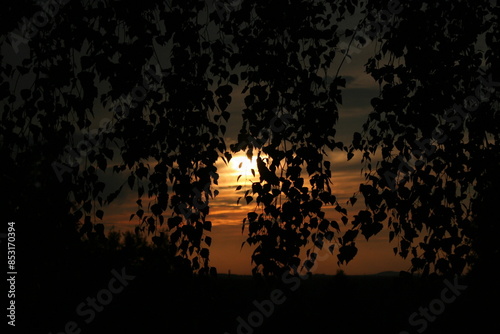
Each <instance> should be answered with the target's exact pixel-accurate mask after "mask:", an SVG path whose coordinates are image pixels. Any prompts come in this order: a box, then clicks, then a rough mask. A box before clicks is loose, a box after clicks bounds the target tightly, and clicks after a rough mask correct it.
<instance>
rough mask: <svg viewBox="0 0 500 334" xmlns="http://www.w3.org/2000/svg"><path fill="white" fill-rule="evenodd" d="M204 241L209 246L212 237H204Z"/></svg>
mask: <svg viewBox="0 0 500 334" xmlns="http://www.w3.org/2000/svg"><path fill="white" fill-rule="evenodd" d="M205 243H206V244H207V245H208V246H209V247H210V245H211V244H212V238H211V237H208V236H207V237H205Z"/></svg>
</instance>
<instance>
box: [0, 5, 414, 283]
mask: <svg viewBox="0 0 500 334" xmlns="http://www.w3.org/2000/svg"><path fill="white" fill-rule="evenodd" d="M359 17H360V16H359V15H354V16H353V17H352V18H349V19H347V20H346V21H345V22H344V23H342V24H341V25H340V29H346V28H349V29H353V28H354V27H355V26H356V23H357V20H358V19H359ZM344 42H346V43H349V39H346V40H345V41H344ZM375 46H376V45H375V43H372V44H371V45H370V44H368V45H366V46H365V47H360V48H359V49H358V51H357V52H355V53H353V54H352V60H351V61H346V62H345V63H344V64H343V66H342V68H341V70H340V72H339V74H340V75H341V76H343V77H344V78H346V81H347V86H346V89H345V90H343V92H342V98H343V104H342V105H341V106H339V121H338V124H337V135H336V138H335V140H336V141H342V142H344V144H348V143H349V142H350V141H351V139H352V134H353V132H354V131H358V132H360V131H361V126H362V124H363V122H364V121H365V119H366V117H367V115H368V114H369V112H370V111H371V106H370V99H371V98H373V97H376V96H377V95H378V91H379V87H378V85H377V84H376V83H375V82H374V81H373V79H372V78H371V77H370V76H368V75H367V74H366V73H364V64H365V63H366V61H367V60H368V58H369V56H370V55H372V54H373V51H374V47H375ZM21 51H23V52H22V54H26V55H29V52H27V50H21ZM9 53H10V57H11V58H12V63H13V64H16V63H20V61H21V60H22V57H20V56H16V55H13V54H12V52H11V50H2V54H7V55H9ZM167 54H168V50H163V52H160V57H159V58H160V59H167V60H166V61H167V62H168V56H167ZM339 63H340V62H339V61H338V60H337V62H336V63H335V62H334V65H333V66H332V68H331V70H330V71H329V73H328V75H329V76H330V77H333V76H334V75H335V72H336V70H337V68H338V65H339ZM163 65H164V64H163ZM24 80H25V82H24V83H23V82H21V83H20V84H19V87H22V86H29V84H30V81H31V80H32V78H31V79H30V78H29V76H28V77H26V78H25V79H24ZM242 90H243V86H239V87H237V88H235V89H234V90H233V94H232V103H231V105H230V106H229V107H228V111H229V112H230V114H231V118H230V120H229V123H228V125H227V129H228V131H227V133H226V143H227V144H231V143H234V142H235V141H236V136H237V133H238V132H239V127H240V122H241V117H242V110H243V108H244V107H245V106H244V103H243V98H244V95H243V94H242V93H241V92H242ZM105 115H107V114H106V113H105V112H103V111H99V110H97V112H96V119H95V120H94V125H95V127H96V128H97V127H98V126H97V124H98V123H99V121H100V119H102V118H103V117H104V116H105ZM78 135H79V136H80V137H81V134H78ZM78 140H79V138H76V140H75V142H77V141H78ZM328 154H329V156H328V159H329V160H330V162H331V163H332V181H333V183H334V185H333V187H332V191H333V193H334V194H335V196H336V197H337V199H338V201H339V203H341V204H344V206H345V205H346V202H347V200H348V199H349V198H350V197H351V196H353V194H354V193H356V192H357V191H358V189H359V185H360V184H361V183H363V181H364V178H363V175H362V173H361V167H362V164H361V162H360V160H361V157H360V154H358V155H355V156H354V158H353V159H351V160H350V161H347V157H346V154H345V152H340V151H335V153H332V152H329V153H328ZM115 156H117V154H116V155H115ZM240 162H243V168H245V169H246V171H244V173H243V176H242V177H241V178H240V180H239V181H237V177H238V175H240V174H241V172H240V171H239V170H238V165H239V163H240ZM217 168H218V173H219V174H220V178H219V185H218V186H216V187H215V188H214V189H217V190H218V191H219V195H218V196H217V197H216V198H215V199H213V200H211V201H210V204H209V205H210V214H209V216H208V217H207V220H210V221H212V223H213V228H212V231H211V232H209V233H208V234H209V235H210V236H211V237H212V245H211V247H210V265H211V266H215V267H216V268H217V270H218V272H220V273H227V272H228V271H229V270H230V271H231V273H233V274H250V273H251V269H252V264H251V254H252V252H253V249H254V248H255V245H254V246H250V245H248V244H244V245H243V247H242V243H243V242H244V241H245V240H246V238H247V233H248V232H247V230H246V229H245V230H244V231H243V233H242V220H243V218H245V217H246V214H247V213H248V212H250V211H253V210H254V208H255V202H252V203H250V204H249V205H245V202H244V201H241V202H240V203H239V204H237V203H236V201H237V199H238V197H240V196H241V195H242V194H244V193H245V191H246V190H247V189H249V187H250V186H251V179H252V178H253V179H254V180H256V178H258V174H257V175H256V178H254V177H253V176H252V175H251V173H250V172H249V169H250V168H252V162H249V161H248V159H246V158H244V157H243V154H242V153H240V154H237V155H235V156H234V158H233V160H232V161H231V162H230V163H229V164H228V165H226V164H225V163H224V162H223V161H222V160H219V161H218V163H217ZM254 169H255V171H257V168H255V167H254ZM103 176H104V179H105V180H106V184H107V187H106V189H107V190H109V191H113V190H115V189H117V188H118V187H119V186H120V185H121V184H122V183H123V182H124V180H125V177H126V176H125V175H116V174H114V173H112V171H111V168H109V167H108V170H107V172H106V173H105V175H103ZM306 180H307V177H306ZM306 182H307V181H306ZM238 185H241V186H242V188H241V190H238V191H236V190H235V188H236V187H237V186H238ZM136 200H137V192H136V190H135V189H134V190H133V191H132V190H130V189H129V188H128V187H124V188H123V191H122V193H121V194H120V195H119V196H118V198H117V199H116V200H115V201H114V202H112V203H111V204H110V205H109V207H106V208H104V210H105V215H104V217H103V220H102V222H103V223H104V225H105V226H106V230H107V231H110V230H111V229H114V230H118V231H133V230H134V229H135V227H136V226H137V225H138V221H137V217H136V218H135V219H132V221H129V217H130V215H131V214H132V213H134V212H135V211H136V210H137V204H136ZM144 203H147V199H144ZM347 208H348V214H349V220H351V219H352V215H353V214H356V213H357V212H358V211H359V210H362V209H364V202H363V199H362V198H360V197H358V201H357V203H356V204H355V206H354V207H351V206H350V205H349V206H347ZM326 212H327V216H326V218H327V219H329V220H332V219H335V220H338V221H340V216H339V214H338V213H337V212H336V211H335V210H333V209H332V208H327V209H326ZM166 218H168V212H167V213H166ZM345 230H346V228H344V229H343V231H345ZM388 235H389V233H388V231H387V230H386V228H384V230H382V231H381V232H380V233H379V234H378V235H376V236H374V237H372V238H371V239H370V240H369V242H367V241H366V240H365V239H364V237H362V236H360V237H359V238H358V240H357V242H356V245H357V247H358V254H357V256H356V257H355V258H354V259H353V260H352V261H351V262H350V263H349V264H348V265H344V266H342V267H340V269H342V270H344V271H345V272H346V273H347V274H351V275H360V274H375V273H378V272H382V271H399V270H407V269H408V268H409V267H410V262H409V260H403V259H401V258H400V257H399V256H396V255H394V252H393V248H394V247H395V246H396V242H397V239H395V240H394V241H393V243H389V239H388ZM337 237H338V236H337ZM326 249H328V247H324V251H323V252H319V258H320V259H323V260H322V261H318V266H317V267H316V268H313V270H312V271H313V272H314V273H318V274H335V273H336V271H337V270H338V269H339V267H338V265H337V256H336V255H337V253H336V251H334V254H333V255H331V254H330V253H328V251H327V250H326ZM328 254H329V255H328Z"/></svg>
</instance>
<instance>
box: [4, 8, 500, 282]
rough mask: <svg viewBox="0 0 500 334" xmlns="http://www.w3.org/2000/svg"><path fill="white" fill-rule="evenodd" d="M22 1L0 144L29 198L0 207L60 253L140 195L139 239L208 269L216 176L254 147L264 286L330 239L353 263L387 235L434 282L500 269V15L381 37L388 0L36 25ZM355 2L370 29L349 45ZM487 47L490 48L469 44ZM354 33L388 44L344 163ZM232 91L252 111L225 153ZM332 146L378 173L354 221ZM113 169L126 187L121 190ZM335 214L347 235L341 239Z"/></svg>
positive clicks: (13, 180)
mask: <svg viewBox="0 0 500 334" xmlns="http://www.w3.org/2000/svg"><path fill="white" fill-rule="evenodd" d="M19 3H23V4H24V3H25V2H16V3H9V4H8V5H7V8H8V11H7V12H9V13H10V14H9V16H8V17H4V18H3V19H4V20H3V27H2V33H3V35H4V36H6V42H5V43H4V47H9V48H11V49H10V51H9V53H8V55H2V56H1V57H2V58H1V61H2V67H1V70H2V76H1V82H0V86H1V87H2V93H1V94H2V95H1V96H0V99H1V101H2V104H3V109H2V123H1V125H0V131H1V132H0V138H1V140H2V146H1V157H2V161H3V163H4V169H3V172H2V174H3V175H2V183H3V184H4V186H5V188H6V189H22V192H19V191H16V192H14V193H13V194H11V195H9V196H8V197H7V198H6V200H5V201H4V202H5V204H6V211H5V212H6V216H8V218H7V219H8V220H14V221H19V222H24V224H25V225H24V226H25V227H26V228H27V229H29V233H30V234H31V235H33V236H36V238H34V240H35V242H36V246H37V247H40V248H45V249H46V250H47V251H48V252H49V253H50V254H58V253H61V252H69V250H70V249H73V248H75V247H77V246H76V245H79V243H80V242H81V240H82V238H83V239H88V240H93V239H99V238H100V239H105V238H106V237H105V234H104V227H103V225H102V224H99V220H100V219H102V218H103V216H104V214H105V207H106V205H108V204H109V203H111V202H112V201H113V200H114V199H115V198H116V197H117V196H118V195H119V193H120V192H121V191H122V189H123V187H126V186H128V187H130V188H131V189H135V190H137V194H138V200H137V205H138V208H137V211H136V212H135V213H132V217H131V219H133V218H137V219H138V230H140V231H145V232H148V233H150V235H152V236H154V238H153V241H154V242H155V243H158V244H161V243H162V242H163V241H162V240H163V239H162V236H163V235H161V234H160V233H161V231H160V229H162V228H166V230H167V231H168V238H169V243H170V245H171V247H172V248H173V249H172V252H173V254H174V255H173V262H174V266H175V267H176V268H177V269H182V270H186V271H189V272H195V273H199V274H206V273H208V272H209V271H210V266H209V246H210V244H211V238H210V237H209V236H208V235H207V234H206V231H210V230H211V226H212V223H211V222H210V221H209V220H207V215H208V214H209V205H208V203H209V199H210V198H213V197H214V196H216V193H215V191H213V190H212V185H213V184H217V178H218V174H217V170H216V167H215V162H216V161H217V159H218V158H222V159H223V160H224V161H226V162H227V161H229V160H230V158H231V156H232V154H233V153H235V152H238V151H242V150H243V151H245V152H246V154H247V156H248V157H251V156H252V155H253V154H257V167H258V172H259V177H260V180H259V182H255V183H253V184H252V185H251V189H248V191H247V193H246V195H245V198H244V200H245V201H246V202H247V203H250V202H252V201H254V200H255V202H256V203H257V206H256V208H255V210H253V211H251V212H249V213H248V214H247V217H246V218H245V219H244V222H243V223H244V225H243V229H245V227H246V226H247V227H248V233H249V235H248V239H247V243H248V244H250V245H255V246H256V248H255V251H254V253H253V255H252V260H253V262H254V264H255V267H254V274H262V275H265V276H267V275H278V274H279V273H281V272H283V271H284V270H290V271H292V272H293V273H296V272H297V270H298V267H299V265H300V263H301V259H300V257H299V253H300V250H301V249H302V248H303V247H304V246H307V245H308V244H310V245H312V246H311V248H310V249H308V250H307V259H306V261H305V262H304V265H305V267H306V268H311V267H312V266H313V264H314V260H315V258H316V256H317V255H316V253H317V252H316V251H315V249H316V248H319V249H321V248H322V247H323V245H324V244H325V242H326V241H328V242H332V243H334V244H336V245H337V247H338V254H337V256H338V259H339V262H341V263H344V262H349V261H350V260H351V259H352V258H353V257H354V256H355V255H356V253H357V248H356V244H355V241H356V237H357V236H358V235H359V232H361V234H362V235H363V236H365V237H366V238H367V239H369V238H370V237H371V236H373V235H375V234H377V233H378V232H379V231H380V230H381V229H382V227H383V223H384V222H385V221H388V226H389V228H390V238H396V237H397V238H399V248H398V249H396V250H395V251H396V252H398V253H399V254H400V255H401V256H403V257H407V256H408V254H409V253H410V252H411V254H412V256H413V259H412V265H413V270H420V269H422V270H423V272H424V274H425V273H428V272H430V270H431V269H433V270H435V271H437V272H441V273H445V274H450V273H461V272H462V271H463V269H464V268H465V266H467V265H470V264H472V263H473V262H474V261H475V260H474V258H473V256H471V254H472V253H471V249H472V250H473V251H475V253H476V254H477V256H479V257H480V258H488V257H489V256H490V255H491V254H498V249H497V248H495V247H494V246H485V245H486V244H489V243H486V241H490V240H492V238H493V235H495V234H494V231H496V230H497V227H496V225H495V224H494V221H493V220H492V219H491V216H492V215H493V211H492V209H491V208H490V206H491V203H492V198H494V197H495V189H496V187H495V186H496V185H497V184H498V177H496V176H495V173H494V167H490V166H494V165H492V164H493V163H494V162H495V161H497V160H496V157H498V131H497V130H498V119H497V108H498V104H497V99H498V92H497V91H496V90H495V87H496V86H497V85H498V83H497V82H496V81H495V80H498V79H497V77H496V75H497V73H498V69H497V67H496V66H498V65H497V61H498V52H497V51H498V39H497V34H498V26H497V23H496V21H495V19H497V18H498V9H497V8H496V7H493V6H492V5H491V3H490V2H489V1H482V2H481V4H482V6H480V7H475V6H472V5H471V4H468V3H467V2H465V1H451V2H447V3H446V4H442V3H439V4H438V3H430V2H418V3H417V2H412V3H405V4H400V6H401V7H400V8H399V7H398V9H397V10H393V12H397V15H393V16H391V18H390V27H389V29H387V30H386V31H384V32H383V33H382V34H378V35H377V34H376V33H374V32H373V30H374V29H375V30H376V26H374V25H373V24H367V22H368V21H370V22H376V21H377V20H383V19H384V17H383V16H382V15H380V13H384V11H386V10H387V8H388V7H387V6H388V5H387V4H386V3H382V2H380V1H368V2H366V3H365V2H363V3H361V2H360V3H358V1H356V0H352V1H349V0H344V1H335V2H334V1H298V2H293V3H292V2H290V1H285V0H280V1H273V2H272V3H268V2H265V1H238V2H233V3H224V4H223V5H221V3H220V2H215V3H212V2H210V1H209V2H206V1H202V0H198V1H196V0H189V1H174V0H172V1H167V2H159V1H158V2H145V1H144V2H136V1H122V2H120V4H119V5H117V4H115V3H114V2H111V1H100V2H90V1H83V2H78V1H74V2H67V3H63V2H61V3H52V4H50V5H47V6H45V7H44V8H39V7H36V8H34V7H30V6H26V8H29V9H28V11H26V10H25V9H24V8H25V7H20V5H19ZM26 3H27V2H26ZM390 6H391V8H392V9H394V8H395V7H394V6H395V2H394V1H393V2H391V5H390ZM357 7H359V8H361V13H362V14H363V15H364V18H363V19H362V21H361V22H360V24H359V25H358V26H357V28H356V29H357V30H356V31H355V32H354V33H353V31H350V30H346V31H343V30H340V29H339V24H340V22H342V21H344V20H345V19H346V15H347V14H350V15H352V14H354V12H355V10H356V8H357ZM40 13H42V14H43V13H45V14H43V15H42V14H40ZM387 20H389V19H387ZM19 22H21V26H20V27H19ZM361 29H362V30H363V31H364V35H363V36H365V37H359V36H360V35H359V34H357V33H358V32H359V31H360V30H361ZM417 32H418V33H417ZM424 32H425V33H424ZM482 35H484V36H485V42H484V46H485V47H486V48H487V50H486V51H485V52H482V51H478V50H477V49H476V48H475V44H474V43H476V41H477V39H478V36H482ZM344 36H345V37H350V36H352V38H353V39H352V41H354V40H355V41H356V43H357V45H363V44H364V43H366V42H367V41H366V36H368V37H370V38H372V39H374V40H377V42H379V43H380V45H379V47H378V48H377V51H376V53H375V55H374V56H373V57H371V58H370V60H369V61H368V63H367V64H366V70H367V72H368V73H370V74H371V75H372V76H373V78H374V79H375V80H377V81H378V82H379V83H380V86H381V92H380V96H379V97H375V98H374V99H373V100H372V105H373V109H374V110H373V112H372V113H371V114H370V115H369V117H368V120H367V122H366V124H365V125H364V128H363V131H362V133H355V134H354V136H353V142H352V145H350V147H349V148H347V147H345V146H344V144H343V143H341V142H338V141H336V140H335V134H336V130H335V126H336V123H337V120H338V105H339V104H341V102H342V95H341V91H342V88H343V87H345V79H344V78H342V77H340V76H339V75H338V73H339V71H338V67H339V66H342V64H343V63H344V60H345V59H346V58H347V57H348V55H347V54H346V50H343V49H342V47H341V46H340V38H341V37H344ZM410 36H411V37H412V38H409V37H410ZM351 46H354V45H353V44H351ZM332 73H333V74H332ZM236 86H244V89H243V92H242V94H246V95H245V99H244V102H245V108H244V110H243V122H242V127H241V129H240V132H239V135H238V142H237V143H234V144H233V145H232V146H231V147H228V145H226V142H225V140H224V135H225V133H226V130H227V121H228V119H229V117H230V116H231V114H230V112H229V111H228V106H229V104H230V103H231V101H232V97H231V94H232V93H233V90H234V87H236ZM470 96H472V98H469V97H470ZM464 100H465V102H464ZM450 108H451V109H450ZM95 128H98V130H97V131H93V130H92V129H95ZM333 150H343V151H345V152H346V153H347V158H348V159H350V158H351V157H352V154H353V153H354V151H361V152H362V153H363V162H365V163H366V178H367V182H366V183H365V184H363V185H361V186H360V193H361V194H362V195H363V197H364V200H365V203H366V206H367V208H366V210H362V211H360V212H359V213H358V214H357V215H356V216H355V219H354V220H353V221H352V222H350V223H349V221H348V218H347V209H346V208H345V207H344V205H343V203H339V202H338V201H337V199H336V197H335V194H333V193H332V190H331V183H332V180H331V169H330V167H331V166H330V162H329V161H328V159H327V151H333ZM378 152H381V154H382V158H383V160H382V161H381V162H380V164H378V165H377V166H376V167H375V168H374V167H373V166H372V165H371V159H372V157H373V156H374V155H375V154H376V153H378ZM486 165H488V167H487V168H484V166H486ZM105 172H107V173H110V172H113V173H117V174H120V175H123V177H124V178H125V179H126V181H124V182H123V184H122V185H121V186H120V187H118V188H116V189H109V185H107V184H106V182H105V181H106V177H105V174H104V173H105ZM305 175H306V177H304V176H305ZM308 183H309V185H308ZM47 190H50V193H47ZM105 194H106V195H105ZM144 195H147V197H148V198H149V199H150V202H149V203H148V204H145V203H144V204H143V202H142V198H143V197H144ZM354 200H355V199H353V200H352V201H351V202H353V201H354ZM327 205H331V206H333V207H334V208H335V209H336V210H337V211H338V212H339V213H340V214H341V217H342V218H341V221H342V222H343V224H344V225H348V227H349V228H348V230H347V231H345V232H344V233H343V234H342V235H340V234H339V232H340V227H339V225H340V224H339V223H338V222H337V221H335V220H329V218H328V217H327V216H326V214H325V211H324V207H325V206H327ZM29 222H31V223H29ZM35 222H37V223H36V224H35ZM422 233H427V235H422ZM419 237H421V238H423V239H422V242H420V239H418V238H419ZM417 240H418V242H420V243H419V244H418V245H417V246H415V245H414V243H415V242H417ZM329 250H330V251H331V252H333V251H334V248H333V245H332V246H330V249H329ZM495 252H496V253H495ZM46 254H47V253H46V252H44V253H43V255H42V253H40V254H37V255H35V256H39V257H43V256H46ZM66 254H71V253H70V252H69V253H66ZM54 256H55V255H54ZM67 256H68V257H69V256H70V255H67ZM495 256H496V255H495ZM40 263H46V261H41V262H40ZM40 266H41V264H40ZM38 269H40V268H38ZM54 269H55V268H54ZM33 270H34V271H35V270H36V269H33ZM212 270H213V269H212Z"/></svg>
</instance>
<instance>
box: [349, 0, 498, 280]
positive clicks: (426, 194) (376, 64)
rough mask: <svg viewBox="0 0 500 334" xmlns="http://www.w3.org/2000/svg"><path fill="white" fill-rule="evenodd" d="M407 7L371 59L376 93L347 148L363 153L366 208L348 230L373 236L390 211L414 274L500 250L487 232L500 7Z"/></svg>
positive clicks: (491, 221)
mask: <svg viewBox="0 0 500 334" xmlns="http://www.w3.org/2000/svg"><path fill="white" fill-rule="evenodd" d="M403 7H404V10H403V11H402V12H401V13H400V14H399V15H397V16H395V17H394V19H393V20H394V21H393V24H392V25H393V26H392V27H391V29H390V30H389V32H387V33H386V34H385V35H384V36H383V37H381V38H380V39H379V42H380V47H378V48H377V50H376V53H375V54H374V56H373V57H371V58H370V59H369V61H368V62H367V64H366V71H367V72H368V73H369V74H371V76H372V77H373V78H374V79H375V80H376V81H377V82H378V83H379V85H380V95H379V96H378V97H375V98H373V99H372V101H371V104H372V106H373V112H372V113H371V114H370V115H369V117H368V120H367V121H366V123H365V124H364V126H363V131H362V134H359V133H355V134H354V140H353V142H352V145H351V149H350V151H351V152H352V151H353V150H359V151H361V152H362V153H363V159H362V162H364V163H365V167H364V170H365V176H366V183H365V184H362V185H361V186H360V189H359V192H360V193H361V194H362V195H363V198H364V200H365V204H366V207H367V210H364V211H361V212H359V214H358V216H357V217H356V218H355V220H354V221H353V227H352V228H351V229H352V230H354V231H361V233H362V234H363V235H364V236H365V237H366V238H367V239H368V238H369V237H371V236H373V235H375V234H377V233H378V232H379V231H380V229H381V222H382V221H384V220H385V219H386V217H387V216H389V220H388V227H389V229H390V238H391V239H392V238H397V239H398V244H399V245H398V247H396V248H395V249H394V252H395V253H398V254H399V255H400V256H402V257H404V258H406V257H407V256H408V255H410V254H411V256H412V260H411V263H412V268H411V270H412V271H413V272H415V271H418V272H421V273H422V274H424V275H427V274H429V273H430V272H436V273H440V274H445V275H453V274H460V273H462V272H463V271H464V269H465V268H466V267H470V266H471V265H473V264H475V263H477V262H478V261H479V262H481V261H483V260H484V261H485V262H487V263H489V264H492V263H493V262H494V261H492V260H493V259H494V258H496V259H497V260H498V254H499V250H498V246H496V243H493V242H491V241H492V240H491V239H490V238H492V237H493V236H495V235H498V234H497V233H498V227H497V226H498V224H497V221H498V218H497V217H496V215H495V214H494V209H493V208H494V206H493V205H492V204H493V202H495V200H494V199H498V192H497V189H498V188H497V186H498V177H497V176H496V175H495V173H492V170H493V169H495V168H497V167H498V161H499V160H498V152H499V146H498V145H499V142H498V139H499V137H498V133H499V128H498V125H499V124H500V123H499V122H498V97H499V93H498V90H497V88H495V87H497V86H500V83H499V82H497V81H498V80H499V77H498V73H499V71H498V52H497V51H498V47H499V44H498V38H497V37H498V33H499V29H498V22H497V21H498V13H499V12H498V7H494V6H493V5H492V3H491V2H490V1H482V2H480V3H475V4H474V6H471V4H470V3H467V2H466V1H451V2H447V3H433V2H426V1H423V2H411V3H406V4H404V5H403ZM367 10H368V11H370V10H371V11H373V10H375V11H376V10H381V7H380V4H379V3H377V2H368V6H367ZM481 36H483V37H484V38H485V39H484V42H483V43H481ZM378 152H381V155H382V161H380V162H377V166H376V167H375V168H374V167H373V166H372V165H371V159H372V157H374V156H375V155H376V154H377V153H378Z"/></svg>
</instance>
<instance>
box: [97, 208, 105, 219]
mask: <svg viewBox="0 0 500 334" xmlns="http://www.w3.org/2000/svg"><path fill="white" fill-rule="evenodd" d="M95 215H96V217H97V218H99V219H101V220H102V217H103V216H104V211H102V210H97V211H96V212H95Z"/></svg>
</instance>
